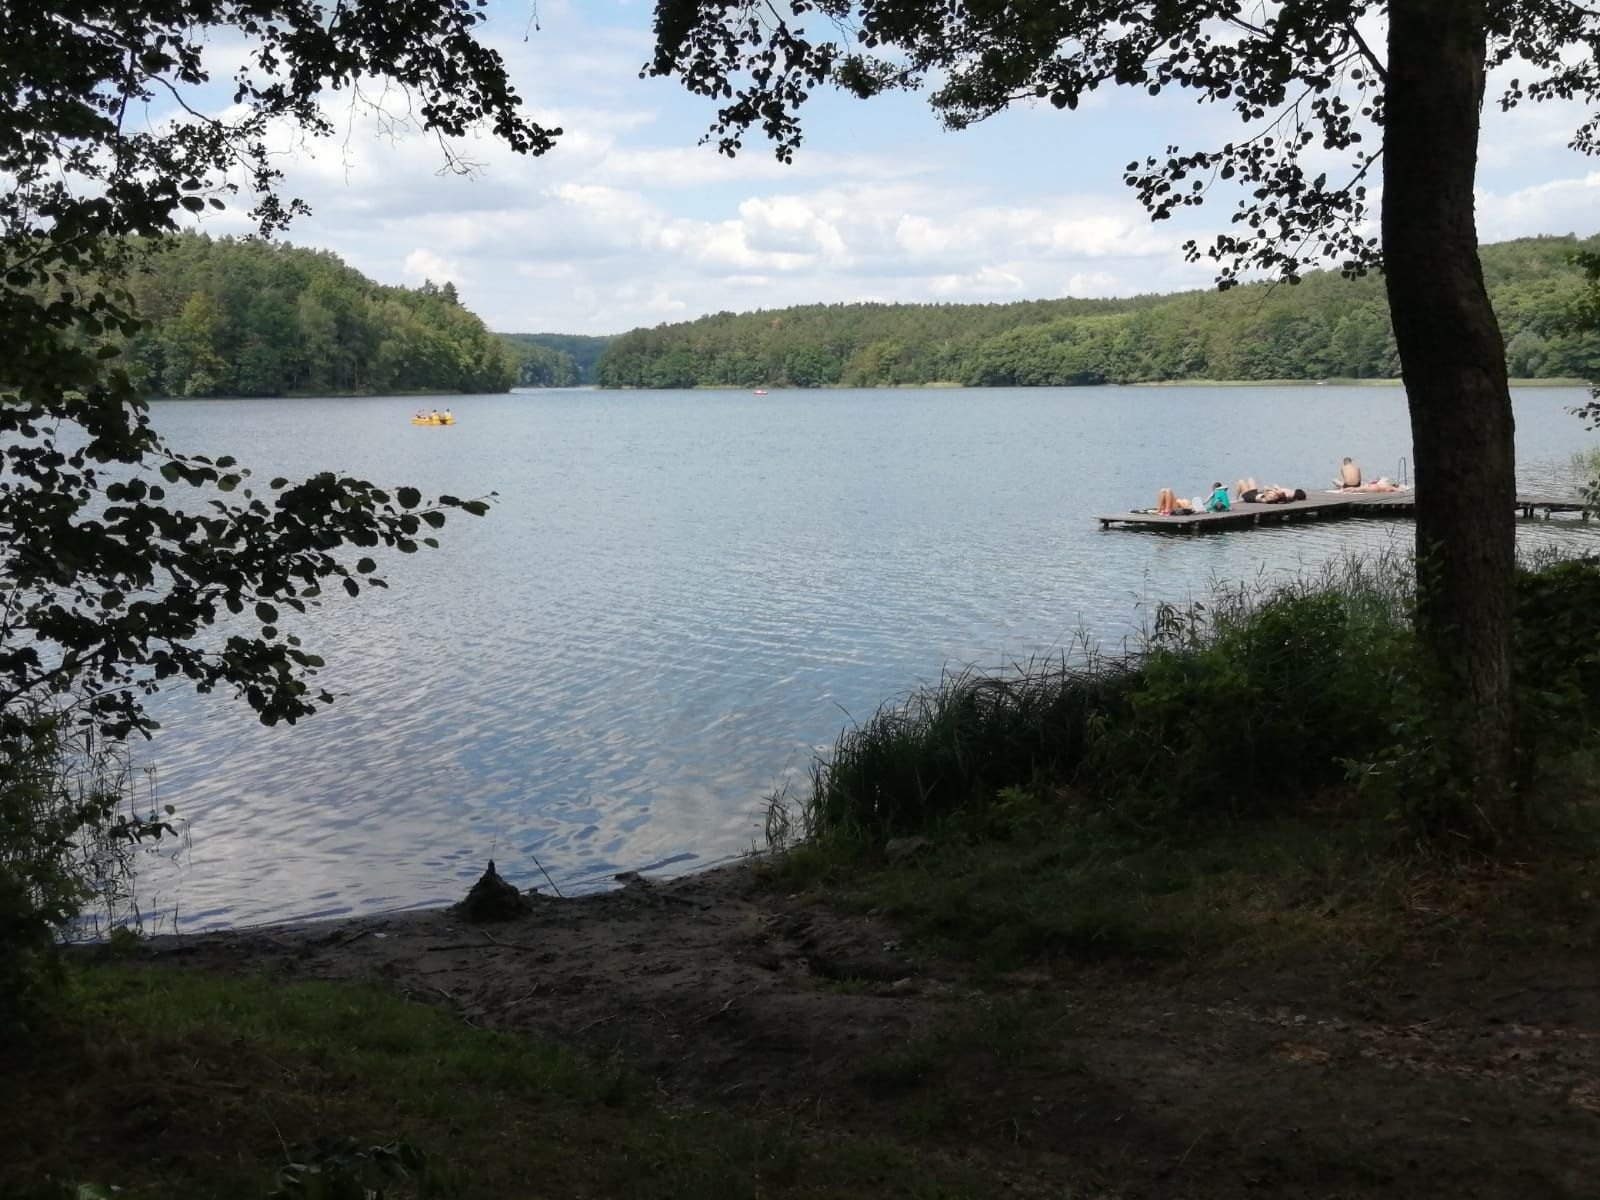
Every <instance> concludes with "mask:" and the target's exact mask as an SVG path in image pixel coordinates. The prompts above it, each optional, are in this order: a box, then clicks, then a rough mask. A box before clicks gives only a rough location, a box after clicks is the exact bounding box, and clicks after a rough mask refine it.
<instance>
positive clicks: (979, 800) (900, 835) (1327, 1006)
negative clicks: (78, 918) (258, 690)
mask: <svg viewBox="0 0 1600 1200" xmlns="http://www.w3.org/2000/svg"><path fill="white" fill-rule="evenodd" d="M1410 589H1411V579H1410V574H1409V568H1408V565H1407V564H1406V563H1405V562H1404V561H1402V560H1400V559H1398V558H1379V559H1374V560H1356V559H1352V560H1347V561H1344V562H1340V563H1337V564H1333V565H1331V566H1330V567H1328V568H1327V569H1325V570H1324V571H1323V572H1322V573H1320V574H1318V575H1316V576H1314V577H1311V578H1306V579H1300V580H1291V581H1281V582H1280V581H1273V582H1270V583H1268V582H1266V581H1257V582H1256V583H1254V584H1248V585H1233V586H1223V587H1219V588H1218V589H1217V590H1216V592H1215V594H1214V595H1212V596H1209V597H1207V598H1206V599H1205V600H1204V601H1203V602H1198V603H1192V604H1188V605H1183V606H1179V605H1170V604H1162V605H1158V606H1157V607H1156V609H1155V610H1153V612H1152V613H1151V614H1150V621H1149V628H1148V629H1147V632H1146V634H1145V636H1144V638H1143V640H1142V642H1141V643H1140V644H1138V645H1135V646H1132V647H1126V648H1123V649H1120V650H1117V651H1115V652H1110V651H1107V652H1100V651H1097V650H1095V649H1094V648H1092V647H1088V646H1081V647H1079V648H1078V649H1077V651H1076V652H1074V653H1072V654H1070V655H1068V656H1066V657H1062V658H1056V659H1051V660H1041V661H1039V662H1035V663H1032V664H1027V665H1025V666H1023V667H1021V668H1019V669H1017V670H1015V671H1013V672H1012V673H1010V674H1008V675H1005V676H998V677H997V676H982V675H970V674H958V675H952V676H950V677H948V678H946V679H945V680H943V681H942V682H941V684H940V685H939V686H937V687H934V688H930V689H926V690H923V691H919V692H917V693H915V694H913V695H911V696H909V697H907V698H905V699H904V700H902V701H901V702H898V703H894V704H890V705H886V706H885V707H884V708H883V709H881V710H880V711H879V712H878V713H877V714H875V715H874V716H872V717H871V718H870V719H868V720H866V721H864V722H862V723H861V724H859V725H857V726H855V727H853V728H851V729H847V730H846V731H845V732H844V733H843V734H842V735H841V737H840V739H839V742H838V743H837V745H836V746H835V747H834V750H833V752H832V754H831V755H829V756H828V757H827V758H826V759H824V760H819V762H818V764H817V765H816V768H815V771H814V775H813V779H812V783H811V788H810V790H809V792H808V793H807V794H806V795H804V796H799V797H787V796H780V797H774V798H773V801H772V803H771V806H770V808H769V816H768V825H767V832H768V841H769V846H770V849H771V850H772V851H773V853H772V854H770V855H764V856H761V857H758V858H754V859H752V860H751V861H750V862H748V863H745V864H742V865H737V866H734V867H729V868H722V869H717V870H713V871H710V872H707V873H704V874H700V875H694V876H688V877H685V878H682V879H677V880H673V881H670V882H667V883H660V884H658V883H653V882H651V881H648V880H645V879H641V878H639V877H638V876H633V875H629V876H624V877H621V879H620V882H622V884H623V885H624V886H622V887H621V888H620V889H619V890H617V891H614V892H611V893H608V894H605V895H601V896H591V897H585V898H580V899H575V900H556V899H548V898H544V897H539V896H535V897H532V898H531V900H530V902H529V903H528V904H527V906H526V907H527V909H528V911H526V912H525V913H523V914H522V915H519V916H517V917H515V918H514V919H511V920H507V921H502V922H496V923H494V924H472V923H469V922H467V921H466V920H465V919H464V917H463V916H462V914H461V913H459V912H458V911H456V910H434V911H425V912H407V913H396V914H390V915H386V916H376V917H362V918H349V919H346V920H343V921H340V922H336V923H311V924H302V925H297V926H270V927H263V928H260V929H252V930H239V931H232V932H224V933H214V934H203V935H185V936H182V937H163V938H155V939H149V940H141V939H139V938H137V937H133V936H121V937H115V938H113V939H112V941H111V942H110V943H109V944H107V945H105V946H101V947H90V948H76V949H74V950H73V952H72V953H71V954H70V955H69V961H68V968H67V974H66V978H65V982H64V984H63V985H62V986H64V988H65V992H64V995H65V997H66V1003H65V1005H64V1007H63V1008H61V1009H60V1010H59V1012H60V1013H64V1014H66V1015H64V1016H58V1018H57V1019H55V1020H49V1021H44V1022H42V1023H39V1024H37V1025H36V1026H35V1027H34V1028H33V1030H32V1032H31V1033H30V1035H29V1038H28V1042H27V1045H26V1047H25V1050H26V1052H25V1053H22V1054H19V1055H17V1056H15V1057H14V1058H11V1059H9V1060H8V1061H7V1062H6V1064H4V1066H0V1073H3V1075H5V1076H7V1077H8V1078H6V1079H5V1086H6V1091H7V1094H8V1095H10V1096H13V1097H19V1096H27V1097H29V1103H28V1104H27V1105H26V1106H22V1105H18V1104H15V1103H13V1104H10V1105H6V1106H4V1109H3V1118H0V1136H4V1137H5V1138H6V1139H7V1142H8V1144H10V1145H11V1146H13V1147H16V1148H20V1149H21V1152H20V1153H19V1154H15V1155H12V1156H11V1157H10V1160H9V1161H8V1162H6V1163H5V1164H3V1165H0V1194H3V1195H6V1196H34V1195H37V1196H47V1195H48V1196H58V1195H63V1194H71V1193H70V1188H69V1189H68V1190H66V1191H63V1190H62V1189H63V1187H64V1186H65V1185H71V1186H77V1185H79V1184H94V1185H100V1186H110V1185H117V1186H120V1187H123V1188H125V1189H127V1191H128V1193H129V1194H143V1195H160V1196H167V1195H171V1196H180V1195H181V1196H256V1195H264V1194H266V1192H267V1191H268V1190H269V1189H271V1188H272V1187H273V1186H274V1180H275V1179H276V1180H277V1183H278V1185H279V1187H280V1189H281V1190H280V1191H279V1192H277V1193H274V1194H282V1195H302V1194H303V1195H311V1194H316V1195H329V1196H344V1195H350V1196H356V1195H359V1194H360V1192H359V1191H338V1190H332V1189H334V1188H335V1187H336V1185H337V1186H348V1187H358V1186H360V1185H359V1184H357V1183H355V1182H353V1181H355V1180H357V1179H358V1178H360V1179H364V1180H365V1181H366V1184H367V1186H376V1185H377V1184H378V1183H379V1182H380V1181H381V1180H382V1178H383V1172H384V1171H385V1170H387V1171H388V1172H389V1174H388V1177H387V1179H388V1181H387V1183H386V1184H384V1185H383V1186H385V1187H386V1188H387V1190H386V1191H385V1192H384V1193H383V1194H384V1195H386V1196H392V1197H403V1196H422V1195H430V1196H452V1197H480V1196H481V1197H490V1196H496V1197H498V1196H520V1195H541V1196H550V1197H558V1196H597V1195H605V1196H612V1195H629V1196H638V1197H667V1196H682V1197H689V1196H703V1195H712V1194H716V1195H728V1196H750V1197H755V1196H762V1197H789V1196H797V1197H798V1196H817V1195H829V1196H838V1197H868V1196H873V1197H876V1196H906V1197H935V1196H961V1197H977V1198H983V1197H998V1196H1012V1195H1036V1196H1064V1195H1066V1196H1078V1195H1083V1196H1090V1195H1092V1196H1102V1197H1113V1198H1115V1197H1136V1196H1153V1195H1192V1196H1204V1197H1241V1198H1243V1197H1247V1196H1259V1195H1307V1196H1330V1197H1331V1196H1335V1195H1337V1196H1340V1197H1344V1198H1349V1197H1373V1198H1374V1200H1375V1198H1377V1197H1395V1196H1438V1195H1458V1196H1471V1197H1496V1198H1498V1197H1506V1198H1508V1200H1509V1198H1510V1197H1522V1196H1527V1195H1535V1194H1537V1195H1544V1196H1555V1197H1561V1196H1569V1197H1574V1198H1576V1197H1579V1196H1582V1195H1586V1194H1587V1192H1588V1189H1590V1188H1591V1186H1592V1180H1593V1178H1594V1176H1595V1172H1596V1171H1597V1170H1600V1139H1597V1138H1596V1137H1595V1136H1594V1135H1595V1130H1596V1123H1597V1121H1600V1091H1597V1090H1596V1088H1595V1085H1594V1080H1595V1079H1596V1078H1597V1077H1600V1026H1597V1023H1596V1020H1597V1019H1596V1017H1595V1013H1596V1012H1600V1005H1597V1001H1600V969H1597V968H1596V966H1595V961H1596V960H1595V950H1596V948H1597V946H1596V940H1597V935H1600V908H1597V907H1596V905H1595V904H1594V903H1593V892H1594V889H1595V887H1596V886H1597V885H1600V878H1597V876H1596V866H1595V856H1594V851H1595V848H1596V844H1597V843H1596V825H1595V816H1596V810H1595V806H1596V799H1597V796H1596V788H1595V781H1596V778H1597V774H1596V759H1595V754H1596V752H1597V751H1600V741H1597V739H1596V733H1597V728H1596V717H1595V715H1594V714H1595V713H1597V712H1600V703H1597V702H1600V637H1597V635H1596V633H1595V632H1594V623H1593V619H1592V618H1593V613H1594V612H1595V611H1597V610H1600V609H1597V604H1600V562H1597V561H1596V560H1593V559H1586V560H1572V561H1556V560H1554V559H1544V560H1541V561H1538V562H1533V563H1529V564H1528V565H1527V566H1525V568H1524V569H1523V570H1522V571H1521V572H1520V573H1519V577H1518V586H1517V614H1516V615H1517V620H1516V634H1515V638H1516V663H1517V678H1518V680H1519V688H1520V693H1521V694H1520V696H1519V700H1520V702H1521V704H1522V712H1523V722H1522V725H1521V727H1520V729H1519V739H1520V750H1519V762H1520V764H1521V770H1520V777H1521V782H1520V788H1521V791H1520V792H1519V796H1520V799H1521V802H1520V804H1519V805H1517V806H1515V807H1514V808H1512V809H1510V810H1509V811H1510V812H1511V814H1512V817H1511V819H1510V823H1508V824H1507V825H1505V826H1503V827H1499V828H1494V829H1486V828H1484V827H1482V825H1481V823H1479V822H1477V820H1476V818H1475V817H1474V814H1473V813H1472V811H1471V810H1470V807H1468V806H1464V805H1462V804H1461V803H1460V802H1459V800H1458V799H1457V798H1455V797H1452V796H1451V795H1449V794H1448V793H1447V792H1445V791H1443V790H1441V789H1440V787H1438V786H1437V780H1438V779H1439V778H1440V777H1441V776H1440V775H1439V774H1438V773H1437V763H1436V761H1435V760H1434V759H1433V754H1434V751H1433V750H1432V749H1431V747H1432V745H1433V744H1434V743H1433V739H1432V736H1431V733H1430V731H1429V730H1428V729H1427V728H1426V725H1425V723H1424V721H1425V718H1424V717H1423V716H1422V715H1421V714H1422V711H1423V710H1422V708H1421V706H1420V704H1419V702H1418V699H1417V680H1416V678H1415V668H1414V665H1413V664H1414V661H1415V660H1414V655H1413V651H1412V646H1411V631H1410V621H1409V615H1408V611H1409V603H1410ZM501 865H502V868H503V869H508V870H509V872H510V873H511V874H512V876H513V877H514V878H526V879H527V880H528V881H530V882H531V881H532V879H533V875H534V873H533V872H532V871H531V869H530V870H529V871H527V872H524V871H522V870H521V869H520V866H521V864H519V865H518V866H517V867H510V866H509V864H506V863H502V864H501ZM156 1129H160V1130H162V1131H167V1132H168V1133H169V1136H165V1137H163V1138H162V1140H161V1141H160V1142H159V1143H158V1150H157V1151H156V1152H154V1153H151V1152H147V1151H146V1150H145V1148H144V1147H145V1145H146V1142H147V1136H146V1135H147V1133H148V1131H151V1130H156ZM287 1164H298V1166H289V1165H287ZM286 1172H287V1174H288V1175H289V1176H293V1177H294V1178H296V1179H299V1180H300V1185H301V1187H302V1190H300V1191H295V1190H293V1187H292V1186H286V1185H285V1184H284V1180H285V1177H286V1176H285V1173H286ZM297 1172H298V1174H297ZM307 1172H311V1173H313V1174H315V1175H316V1176H317V1177H318V1179H319V1180H320V1181H321V1182H322V1183H323V1184H324V1185H325V1186H326V1187H328V1188H329V1189H330V1190H326V1191H322V1192H315V1193H313V1192H310V1191H306V1190H304V1187H303V1184H304V1178H305V1177H306V1174H307ZM340 1181H343V1182H342V1183H341V1182H340ZM291 1182H292V1180H291ZM77 1194H79V1195H84V1194H94V1195H99V1194H105V1193H101V1192H91V1193H82V1192H80V1193H77Z"/></svg>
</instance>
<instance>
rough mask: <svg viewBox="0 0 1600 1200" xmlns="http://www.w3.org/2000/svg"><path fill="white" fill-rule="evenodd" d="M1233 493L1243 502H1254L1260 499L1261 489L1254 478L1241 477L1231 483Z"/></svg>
mask: <svg viewBox="0 0 1600 1200" xmlns="http://www.w3.org/2000/svg"><path fill="white" fill-rule="evenodd" d="M1233 491H1234V495H1236V496H1238V497H1239V500H1240V501H1241V502H1242V503H1244V504H1255V503H1256V502H1257V501H1259V500H1260V499H1261V489H1260V488H1258V487H1256V481H1255V480H1254V479H1241V480H1239V482H1238V483H1236V484H1234V485H1233Z"/></svg>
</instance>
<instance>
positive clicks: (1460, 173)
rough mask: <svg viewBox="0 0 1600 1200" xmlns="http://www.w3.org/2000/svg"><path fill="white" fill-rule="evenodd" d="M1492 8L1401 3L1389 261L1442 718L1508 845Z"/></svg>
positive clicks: (1510, 480)
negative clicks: (1487, 65) (1491, 229)
mask: <svg viewBox="0 0 1600 1200" xmlns="http://www.w3.org/2000/svg"><path fill="white" fill-rule="evenodd" d="M1484 9H1485V3H1484V0H1390V4H1389V56H1388V78H1387V80H1386V88H1385V102H1384V134H1383V140H1384V146H1383V154H1384V158H1383V161H1384V194H1383V252H1384V269H1385V272H1386V279H1387V286H1388V293H1389V308H1390V313H1391V316H1392V319H1393V322H1394V334H1395V344H1396V346H1397V348H1398V350H1399V353H1400V365H1401V374H1402V376H1403V378H1404V380H1405V386H1406V398H1407V400H1408V402H1409V404H1410V408H1411V436H1412V446H1413V454H1414V457H1415V459H1416V484H1417V585H1418V608H1417V620H1418V632H1419V636H1420V644H1421V648H1422V653H1423V657H1424V663H1425V666H1426V668H1427V670H1428V676H1429V677H1428V687H1429V694H1430V699H1431V702H1432V708H1433V714H1432V715H1433V717H1434V718H1435V720H1436V721H1437V733H1438V734H1439V735H1440V736H1441V737H1442V738H1443V740H1444V749H1445V750H1446V752H1447V754H1448V756H1449V757H1448V758H1447V759H1446V760H1445V761H1446V763H1447V764H1448V766H1449V770H1450V773H1451V774H1452V775H1453V776H1454V777H1455V778H1454V779H1453V780H1451V781H1450V782H1453V783H1455V784H1457V785H1465V787H1466V789H1467V790H1466V791H1464V792H1462V793H1459V794H1460V795H1461V796H1462V798H1463V799H1470V802H1471V806H1472V810H1473V814H1474V815H1473V816H1472V817H1471V820H1472V821H1473V823H1474V824H1476V825H1477V826H1478V827H1477V828H1476V829H1474V830H1473V832H1474V833H1476V834H1478V835H1480V836H1482V835H1491V836H1492V833H1493V829H1494V826H1495V824H1496V822H1497V816H1496V814H1497V811H1499V810H1501V809H1502V808H1503V806H1504V804H1505V802H1506V800H1507V798H1508V796H1509V788H1510V784H1511V770H1512V692H1511V598H1512V591H1511V589H1512V574H1513V569H1514V566H1515V527H1514V511H1513V510H1514V502H1515V498H1516V457H1515V444H1514V429H1513V420H1512V415H1511V394H1510V391H1509V389H1508V387H1507V383H1506V365H1505V346H1504V342H1503V341H1502V339H1501V336H1500V328H1499V325H1498V323H1497V322H1496V321H1495V316H1494V311H1493V310H1492V309H1491V308H1490V306H1489V295H1488V291H1487V289H1486V288H1485V287H1484V282H1483V269H1482V267H1481V266H1480V264H1479V261H1478V235H1477V228H1476V225H1475V222H1474V215H1473V195H1472V187H1473V179H1474V175H1475V173H1476V169H1477V158H1478V120H1479V113H1480V107H1481V105H1482V101H1483V88H1484V55H1485V39H1486V23H1487V18H1486V14H1485V11H1484ZM1441 782H1444V781H1441ZM1458 815H1460V816H1466V815H1467V814H1466V813H1459V814H1458Z"/></svg>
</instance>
